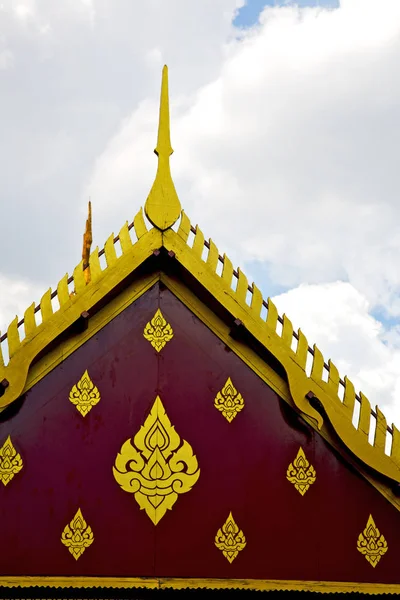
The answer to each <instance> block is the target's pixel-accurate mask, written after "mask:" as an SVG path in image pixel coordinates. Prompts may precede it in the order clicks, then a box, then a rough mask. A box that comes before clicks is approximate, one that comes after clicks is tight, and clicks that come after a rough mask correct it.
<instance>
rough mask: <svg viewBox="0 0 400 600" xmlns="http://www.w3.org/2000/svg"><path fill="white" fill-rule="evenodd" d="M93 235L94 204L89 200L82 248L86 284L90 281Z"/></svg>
mask: <svg viewBox="0 0 400 600" xmlns="http://www.w3.org/2000/svg"><path fill="white" fill-rule="evenodd" d="M92 242H93V235H92V203H91V201H90V200H89V203H88V218H87V219H86V228H85V233H84V234H83V247H82V261H83V270H84V274H85V279H86V283H89V281H90V267H89V258H90V249H91V247H92Z"/></svg>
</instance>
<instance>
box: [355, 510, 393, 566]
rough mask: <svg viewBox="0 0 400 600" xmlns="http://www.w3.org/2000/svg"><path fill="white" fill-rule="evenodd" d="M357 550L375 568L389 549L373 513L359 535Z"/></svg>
mask: <svg viewBox="0 0 400 600" xmlns="http://www.w3.org/2000/svg"><path fill="white" fill-rule="evenodd" d="M357 550H358V551H359V552H361V554H364V556H365V558H366V559H367V561H368V562H369V564H370V565H372V566H373V567H374V568H375V567H376V565H377V564H378V562H379V561H380V560H381V557H382V556H383V555H384V554H386V552H387V550H388V544H387V541H386V540H385V538H384V536H383V535H382V534H381V532H380V531H379V529H378V528H377V526H376V525H375V521H374V519H373V518H372V515H369V518H368V521H367V525H366V527H365V529H364V531H363V532H361V533H360V535H359V536H358V540H357Z"/></svg>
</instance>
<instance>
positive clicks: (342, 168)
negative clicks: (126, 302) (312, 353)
mask: <svg viewBox="0 0 400 600" xmlns="http://www.w3.org/2000/svg"><path fill="white" fill-rule="evenodd" d="M164 63H167V64H168V65H169V69H170V94H171V119H172V142H173V147H174V149H175V154H174V156H173V158H172V170H173V175H174V179H175V183H176V188H177V191H178V194H179V196H180V199H181V202H182V204H183V206H184V208H185V210H186V212H187V213H188V214H189V216H190V217H191V219H192V221H193V222H194V223H196V222H198V223H199V224H200V226H201V227H202V229H203V231H204V233H205V234H206V236H207V237H208V236H211V237H213V239H214V240H215V241H216V243H217V244H218V246H219V247H220V249H221V250H222V251H226V252H227V253H229V255H230V256H231V258H232V259H233V260H234V262H235V263H236V264H238V265H240V266H242V267H243V268H244V269H245V271H246V273H247V274H248V276H249V279H254V280H255V281H256V283H257V285H258V286H259V287H260V288H261V289H262V291H263V293H264V294H265V295H266V296H274V297H275V301H276V303H277V305H278V308H279V310H280V312H281V313H283V312H286V313H287V314H288V315H289V316H290V317H291V319H292V321H293V323H294V325H295V326H297V327H298V326H301V327H302V329H303V331H304V332H305V333H306V335H307V337H308V339H309V342H310V343H313V342H317V343H318V345H319V346H320V348H321V349H322V351H323V353H324V355H325V357H326V358H328V357H331V358H332V359H333V360H334V362H335V363H336V364H337V366H338V367H339V370H340V372H341V374H342V375H344V374H345V373H347V374H348V375H349V376H350V378H352V379H353V381H354V383H355V384H356V387H358V388H361V389H362V390H363V391H364V393H365V394H366V395H368V396H369V398H370V400H371V403H372V404H377V403H378V404H379V405H380V406H381V407H383V408H384V410H385V412H386V414H387V416H388V418H389V419H391V420H395V422H396V423H397V425H398V426H399V425H400V224H399V223H400V175H399V173H400V171H399V166H398V163H399V158H398V157H399V155H400V69H399V64H400V2H399V0H379V2H377V1H376V0H340V1H338V0H329V1H328V0H299V2H298V3H297V5H294V4H292V3H290V2H287V1H278V0H276V1H272V0H270V1H269V2H266V0H248V2H247V5H244V1H243V0H197V1H194V0H192V1H190V2H189V1H188V0H146V2H143V1H142V0H140V1H139V0H63V1H62V2H55V1H54V0H3V1H0V107H1V115H2V119H1V135H0V165H1V184H0V222H1V232H2V233H1V236H0V256H1V257H2V259H1V263H0V290H1V291H0V324H1V326H2V328H3V329H4V327H5V326H6V325H7V324H8V322H9V320H10V319H11V318H13V317H14V316H15V314H16V313H18V314H19V315H21V314H22V313H23V311H24V309H25V308H26V307H27V305H28V304H30V303H31V302H32V300H38V299H39V298H40V296H41V294H42V293H43V291H44V290H45V289H46V288H47V287H49V286H53V287H54V285H55V284H56V283H57V281H58V280H59V279H60V277H61V276H62V275H63V274H64V273H65V272H66V271H68V272H71V271H72V269H73V267H74V266H75V264H77V263H78V262H79V260H80V252H81V240H82V233H83V229H84V221H85V212H86V203H87V200H88V198H89V197H91V199H92V202H93V212H94V237H95V244H98V245H99V246H102V245H103V243H104V241H105V239H106V238H107V237H108V236H109V234H110V233H111V231H115V232H118V231H119V229H120V227H121V226H122V224H123V223H124V222H125V221H126V220H129V221H130V220H131V219H132V218H133V216H134V214H135V213H136V212H137V210H138V208H139V207H140V206H141V205H143V204H144V201H145V199H146V196H147V193H148V191H149V189H150V187H151V184H152V181H153V178H154V174H155V169H156V157H155V156H154V154H153V148H154V146H155V141H156V128H157V118H158V98H159V87H160V75H161V68H162V65H163V64H164Z"/></svg>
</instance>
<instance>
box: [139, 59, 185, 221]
mask: <svg viewBox="0 0 400 600" xmlns="http://www.w3.org/2000/svg"><path fill="white" fill-rule="evenodd" d="M154 152H155V153H156V154H157V156H158V167H157V173H156V178H155V180H154V183H153V187H152V188H151V190H150V193H149V195H148V197H147V200H146V203H145V205H144V211H145V213H146V216H147V218H148V219H149V221H150V222H151V223H152V224H153V225H154V227H157V229H160V230H161V231H165V230H166V229H169V228H170V227H172V225H173V224H174V223H175V221H177V219H178V218H179V215H180V213H181V203H180V202H179V198H178V195H177V193H176V190H175V186H174V182H173V181H172V177H171V171H170V166H169V157H170V156H171V154H172V153H173V150H172V146H171V136H170V125H169V96H168V67H167V66H166V65H164V67H163V70H162V80H161V95H160V117H159V122H158V136H157V146H156V147H155V149H154Z"/></svg>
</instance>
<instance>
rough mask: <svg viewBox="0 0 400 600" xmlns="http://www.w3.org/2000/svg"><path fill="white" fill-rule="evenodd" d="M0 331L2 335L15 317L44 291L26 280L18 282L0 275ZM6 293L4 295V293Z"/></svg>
mask: <svg viewBox="0 0 400 600" xmlns="http://www.w3.org/2000/svg"><path fill="white" fill-rule="evenodd" d="M0 290H1V291H2V293H1V298H0V331H1V332H2V333H4V332H5V331H6V330H7V327H8V325H9V324H10V323H11V321H12V320H13V319H14V318H15V316H16V315H19V316H21V315H23V314H24V312H25V310H26V309H27V308H28V306H30V305H31V304H32V302H34V301H38V300H39V299H40V297H41V296H42V295H43V294H44V292H45V291H46V290H45V289H43V288H42V287H41V286H40V285H38V284H35V283H33V282H32V281H28V280H18V279H14V278H10V277H4V276H2V275H0ZM5 292H6V293H5Z"/></svg>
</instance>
